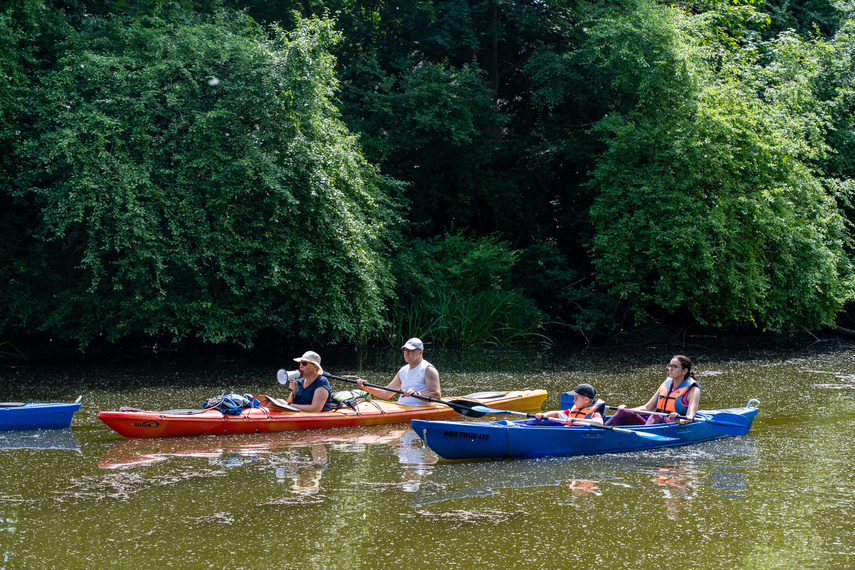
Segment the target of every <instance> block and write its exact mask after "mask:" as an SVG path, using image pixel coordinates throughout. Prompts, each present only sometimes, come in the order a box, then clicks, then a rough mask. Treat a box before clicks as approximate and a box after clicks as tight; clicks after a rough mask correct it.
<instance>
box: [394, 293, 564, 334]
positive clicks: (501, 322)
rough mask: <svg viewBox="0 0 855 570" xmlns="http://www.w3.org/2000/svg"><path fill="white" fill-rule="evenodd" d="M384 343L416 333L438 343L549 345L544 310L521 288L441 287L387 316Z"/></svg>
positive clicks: (405, 304)
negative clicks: (545, 333)
mask: <svg viewBox="0 0 855 570" xmlns="http://www.w3.org/2000/svg"><path fill="white" fill-rule="evenodd" d="M388 322H389V329H388V333H387V335H386V339H385V340H386V341H387V342H389V343H391V344H395V343H399V342H400V341H401V339H406V338H410V337H414V336H417V337H419V338H421V339H422V340H425V341H429V342H432V343H434V344H437V345H445V346H459V347H473V346H512V345H519V344H535V343H543V344H551V341H550V339H549V338H548V337H547V336H546V335H544V334H543V333H542V332H541V331H542V330H543V326H544V324H545V317H544V315H543V313H542V312H541V311H540V310H538V309H537V307H536V306H535V304H534V302H533V301H531V300H530V299H528V298H526V297H525V296H523V295H522V294H520V293H519V292H517V291H514V290H510V291H504V290H499V289H487V290H483V291H472V292H460V291H455V290H453V289H440V290H436V291H434V292H433V295H432V296H431V297H423V298H417V299H411V300H410V301H409V302H405V303H404V304H403V306H400V307H397V310H393V311H391V312H390V313H389V314H388Z"/></svg>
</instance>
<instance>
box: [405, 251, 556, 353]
mask: <svg viewBox="0 0 855 570" xmlns="http://www.w3.org/2000/svg"><path fill="white" fill-rule="evenodd" d="M516 262H517V254H516V253H515V252H514V251H512V250H511V248H510V247H509V244H508V243H506V242H500V241H498V240H496V239H495V238H493V237H486V238H478V239H472V238H465V237H464V236H462V235H460V234H446V235H444V236H442V237H439V236H438V237H434V238H428V239H419V238H417V239H414V240H412V241H411V242H410V243H409V244H408V247H406V248H402V249H401V251H400V252H399V255H398V259H397V263H396V265H395V269H396V273H397V280H398V283H400V286H399V291H400V297H399V304H398V306H396V307H393V308H392V310H391V311H390V317H389V321H390V325H391V326H390V328H389V332H388V340H389V342H390V343H397V342H399V339H401V338H408V337H412V336H419V337H420V338H423V339H426V340H427V339H429V340H430V341H432V342H434V343H437V344H450V345H456V346H476V345H497V346H506V345H511V344H522V343H533V342H544V341H546V340H547V339H546V337H545V336H544V335H543V333H542V331H543V325H544V324H545V323H544V321H545V315H544V314H543V313H542V312H541V311H540V310H539V309H538V308H537V306H536V305H535V303H534V302H533V301H532V300H531V299H529V298H528V297H526V296H525V295H524V294H523V293H522V292H521V291H520V290H518V289H517V288H515V287H514V286H513V284H512V280H511V277H512V270H513V267H514V265H515V264H516Z"/></svg>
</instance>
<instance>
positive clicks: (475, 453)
mask: <svg viewBox="0 0 855 570" xmlns="http://www.w3.org/2000/svg"><path fill="white" fill-rule="evenodd" d="M755 402H757V401H756V400H752V402H749V405H747V406H745V407H744V408H729V409H726V410H713V411H709V412H704V413H703V414H701V413H699V414H698V415H697V416H696V420H698V421H693V422H691V423H688V424H679V423H661V424H654V425H649V426H621V427H610V426H585V427H582V426H569V427H568V426H564V425H561V424H556V423H554V422H549V421H538V420H521V421H496V422H466V423H465V424H460V423H456V424H455V423H450V422H442V421H423V420H413V421H412V422H411V425H412V427H413V430H415V432H416V433H417V434H419V437H421V438H422V440H423V441H424V442H425V445H427V446H428V447H430V448H431V449H432V450H433V451H434V452H435V453H436V454H437V455H439V456H440V457H442V458H443V459H500V458H505V457H516V458H534V457H545V456H571V455H589V454H600V453H616V452H623V451H637V450H646V449H651V448H657V447H673V446H677V445H687V444H691V443H698V442H701V441H708V440H712V439H717V438H720V437H724V436H726V435H744V434H745V433H746V432H747V431H748V429H750V427H751V423H752V422H753V420H754V417H755V416H756V415H757V410H758V408H757V404H754V403H755ZM758 404H759V403H758Z"/></svg>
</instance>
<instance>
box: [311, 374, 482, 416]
mask: <svg viewBox="0 0 855 570" xmlns="http://www.w3.org/2000/svg"><path fill="white" fill-rule="evenodd" d="M324 376H327V377H328V378H333V379H335V380H342V381H344V382H350V383H352V384H359V382H357V381H356V380H353V379H352V378H342V377H341V376H334V375H332V374H329V373H325V374H324ZM363 385H364V386H369V387H371V388H378V389H380V390H386V391H388V392H395V393H398V394H404V391H403V390H395V389H394V388H387V387H386V386H379V385H377V384H369V383H368V382H365V383H364V384H363ZM413 397H414V398H419V399H420V400H426V401H428V402H436V403H437V404H445V405H446V406H448V407H450V408H451V409H452V410H454V411H455V412H457V413H458V414H460V415H461V416H466V417H468V418H480V417H482V416H484V415H485V414H486V413H487V412H482V411H479V410H473V409H472V407H473V406H480V405H481V402H474V401H471V400H454V401H451V402H447V401H445V400H437V399H436V398H431V397H430V396H422V395H420V394H413Z"/></svg>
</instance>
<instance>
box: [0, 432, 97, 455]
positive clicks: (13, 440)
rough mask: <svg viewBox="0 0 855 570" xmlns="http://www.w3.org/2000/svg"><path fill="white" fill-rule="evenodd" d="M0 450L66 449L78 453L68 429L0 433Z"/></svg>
mask: <svg viewBox="0 0 855 570" xmlns="http://www.w3.org/2000/svg"><path fill="white" fill-rule="evenodd" d="M0 449H68V450H72V451H80V442H79V441H77V440H76V439H75V438H74V432H73V431H72V429H71V428H70V427H67V428H60V429H16V430H9V431H0Z"/></svg>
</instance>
